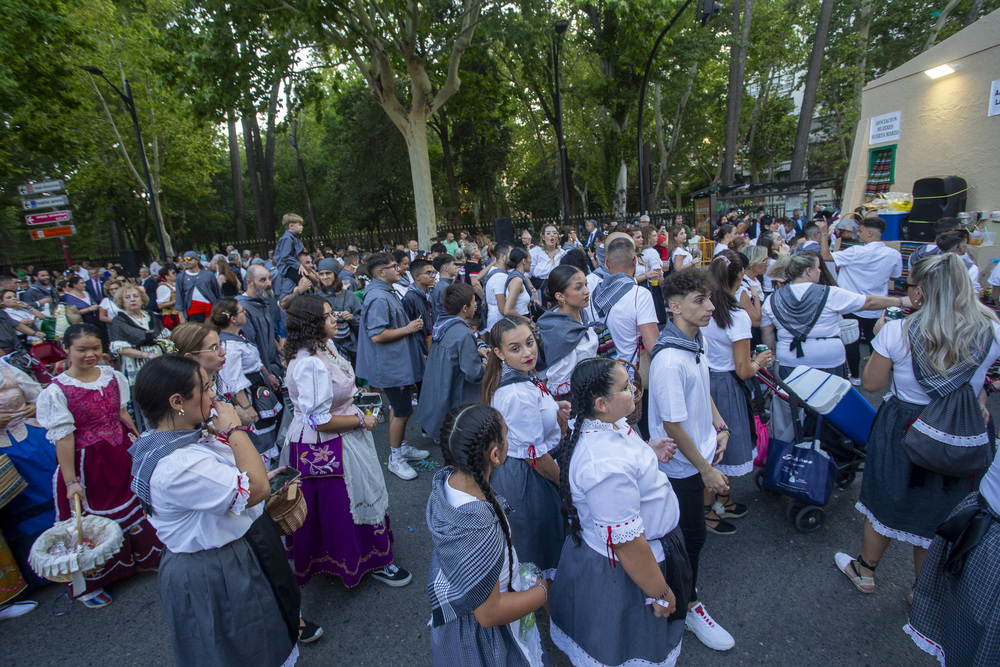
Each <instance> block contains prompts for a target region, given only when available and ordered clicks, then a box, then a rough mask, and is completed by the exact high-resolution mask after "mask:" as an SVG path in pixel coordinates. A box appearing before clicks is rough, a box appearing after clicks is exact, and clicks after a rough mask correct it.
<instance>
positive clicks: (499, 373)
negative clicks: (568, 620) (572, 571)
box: [480, 250, 570, 576]
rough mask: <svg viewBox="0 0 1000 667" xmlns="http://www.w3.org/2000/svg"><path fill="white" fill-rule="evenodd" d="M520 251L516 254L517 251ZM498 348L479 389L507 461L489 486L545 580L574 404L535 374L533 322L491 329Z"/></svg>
mask: <svg viewBox="0 0 1000 667" xmlns="http://www.w3.org/2000/svg"><path fill="white" fill-rule="evenodd" d="M515 252H516V250H515ZM490 343H491V344H492V346H493V350H492V353H491V354H490V356H489V360H488V361H487V362H486V372H485V373H484V375H483V382H482V384H481V385H480V396H481V398H482V402H483V403H485V404H487V405H492V406H493V408H494V409H496V411H497V412H499V413H500V414H501V416H503V418H504V422H505V423H506V424H507V444H508V450H507V462H506V463H505V464H504V465H503V466H502V467H501V468H498V469H497V470H495V471H494V472H493V475H492V477H491V478H490V485H491V486H492V487H493V488H494V489H496V492H497V493H499V494H500V495H501V496H503V497H504V498H505V499H506V500H507V502H508V503H509V504H510V505H511V506H512V507H513V509H514V511H513V512H512V513H511V514H510V516H509V519H510V531H511V535H512V536H513V538H514V543H515V544H516V545H517V549H518V553H520V554H521V559H522V560H523V561H524V562H530V563H534V564H535V565H537V566H538V567H539V568H540V569H541V570H542V571H543V572H545V573H546V576H548V575H550V574H551V573H552V571H553V570H554V569H555V567H556V564H557V563H558V562H559V550H560V548H561V547H562V538H563V518H562V515H561V514H560V513H559V490H558V489H557V488H556V484H557V483H558V481H559V466H558V465H557V464H556V462H555V459H553V458H552V452H553V451H554V450H555V449H556V448H557V447H558V446H559V438H560V435H561V430H560V426H559V420H560V419H563V420H565V419H567V418H568V417H569V407H570V405H569V403H568V402H567V401H559V402H556V400H555V399H554V398H553V397H552V394H551V392H550V391H549V390H548V389H547V388H546V387H545V385H543V384H542V381H541V380H540V379H539V378H538V375H537V374H536V373H535V366H536V364H537V363H538V346H537V345H535V336H534V334H533V333H532V331H531V327H530V326H529V323H528V320H526V319H524V318H523V317H519V316H517V315H510V316H507V317H505V318H503V319H502V320H500V321H499V322H497V323H496V324H494V325H493V328H492V329H491V330H490Z"/></svg>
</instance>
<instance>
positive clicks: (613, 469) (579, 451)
mask: <svg viewBox="0 0 1000 667" xmlns="http://www.w3.org/2000/svg"><path fill="white" fill-rule="evenodd" d="M615 426H617V427H618V430H615ZM569 483H570V490H571V492H572V494H573V504H574V505H575V506H576V510H577V512H578V513H579V515H580V525H581V527H582V537H583V540H584V542H586V543H587V546H589V547H590V548H591V549H593V550H594V551H596V552H598V553H599V554H602V555H606V556H608V557H612V550H611V549H609V547H608V540H609V539H610V541H611V544H612V545H615V544H622V543H624V542H628V541H631V540H633V539H635V538H636V537H639V536H640V535H645V537H646V539H647V540H648V541H649V546H650V548H651V549H652V551H653V555H654V556H655V557H656V561H657V562H662V561H663V559H664V554H663V546H662V545H661V544H660V541H659V540H660V538H662V537H663V536H665V535H666V534H667V533H669V532H670V531H671V530H673V529H674V528H676V527H677V522H678V521H679V519H680V510H679V508H678V506H677V496H676V495H674V490H673V488H672V487H671V486H670V480H669V479H667V476H666V475H665V474H663V473H662V472H661V471H660V468H659V466H658V465H657V461H656V454H655V453H654V452H653V450H652V449H651V448H650V447H649V445H648V444H646V442H644V441H643V439H642V438H641V437H639V434H638V433H637V432H636V431H634V430H633V429H632V428H631V427H630V426H629V425H628V424H627V423H626V422H625V420H624V419H622V420H621V421H619V422H617V423H616V424H608V423H605V422H602V421H596V420H590V419H588V420H586V421H584V424H583V430H582V431H581V432H580V439H579V441H577V443H576V447H575V448H574V450H573V460H572V462H571V463H570V468H569ZM614 558H615V560H617V556H614Z"/></svg>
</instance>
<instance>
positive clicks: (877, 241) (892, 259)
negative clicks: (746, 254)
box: [816, 218, 903, 386]
mask: <svg viewBox="0 0 1000 667" xmlns="http://www.w3.org/2000/svg"><path fill="white" fill-rule="evenodd" d="M816 224H817V225H818V226H819V228H820V237H819V247H820V254H821V255H822V256H823V259H824V260H826V261H828V262H830V261H832V262H833V263H834V264H836V266H837V269H838V274H837V284H838V285H839V286H840V287H842V288H844V289H846V290H850V291H851V292H854V293H856V294H872V295H875V296H888V295H889V281H890V280H892V279H893V278H898V277H900V276H901V275H903V256H902V255H900V254H899V251H898V250H893V249H892V248H890V247H889V246H887V245H886V244H884V243H882V232H884V231H885V220H883V219H882V218H865V219H864V220H862V221H861V229H860V231H859V232H858V240H859V241H861V243H862V244H863V245H855V246H849V247H847V248H846V249H844V250H839V251H837V252H833V253H831V252H830V234H829V232H828V231H827V230H828V226H827V223H826V221H825V220H824V219H823V218H817V220H816ZM900 303H902V302H900ZM881 314H882V311H880V310H859V311H858V312H856V313H850V314H848V315H845V317H850V318H852V319H855V320H857V321H858V326H859V327H860V329H861V337H863V338H864V339H865V341H866V342H868V343H869V344H871V341H872V339H873V338H875V323H876V322H878V318H879V316H880V315H881ZM845 347H846V349H847V365H848V366H849V367H850V369H851V383H852V384H854V385H855V386H857V385H860V384H861V379H860V378H861V372H860V368H859V367H860V365H861V339H860V338H859V339H858V340H857V341H855V342H853V343H850V344H848V345H846V346H845Z"/></svg>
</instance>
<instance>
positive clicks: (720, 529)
mask: <svg viewBox="0 0 1000 667" xmlns="http://www.w3.org/2000/svg"><path fill="white" fill-rule="evenodd" d="M714 511H715V509H714V507H713V506H712V505H705V529H706V530H707V531H708V532H710V533H715V534H716V535H732V534H733V533H735V532H736V526H734V525H733V524H731V523H729V522H728V521H725V520H723V518H722V517H721V516H720V515H719V514H718V512H716V516H718V517H719V518H718V519H710V518H708V515H709V513H710V512H714ZM710 521H714V522H715V525H714V526H713V525H712V524H710V523H709V522H710Z"/></svg>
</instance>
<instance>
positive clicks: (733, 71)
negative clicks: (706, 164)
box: [722, 0, 753, 185]
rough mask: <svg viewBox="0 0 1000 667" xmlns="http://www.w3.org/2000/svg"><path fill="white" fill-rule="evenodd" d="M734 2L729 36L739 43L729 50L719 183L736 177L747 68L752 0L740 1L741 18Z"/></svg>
mask: <svg viewBox="0 0 1000 667" xmlns="http://www.w3.org/2000/svg"><path fill="white" fill-rule="evenodd" d="M740 17H741V12H740V5H739V3H738V2H734V3H733V30H732V38H733V39H737V35H739V42H738V43H735V44H733V45H732V47H731V48H730V49H729V93H728V96H727V101H726V145H725V153H724V158H723V162H722V184H723V185H732V184H733V181H734V180H736V150H737V144H738V139H739V134H740V112H741V111H742V108H743V78H744V76H745V75H746V69H747V48H748V46H749V44H750V21H751V19H752V17H753V0H743V11H742V21H741V20H740Z"/></svg>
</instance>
